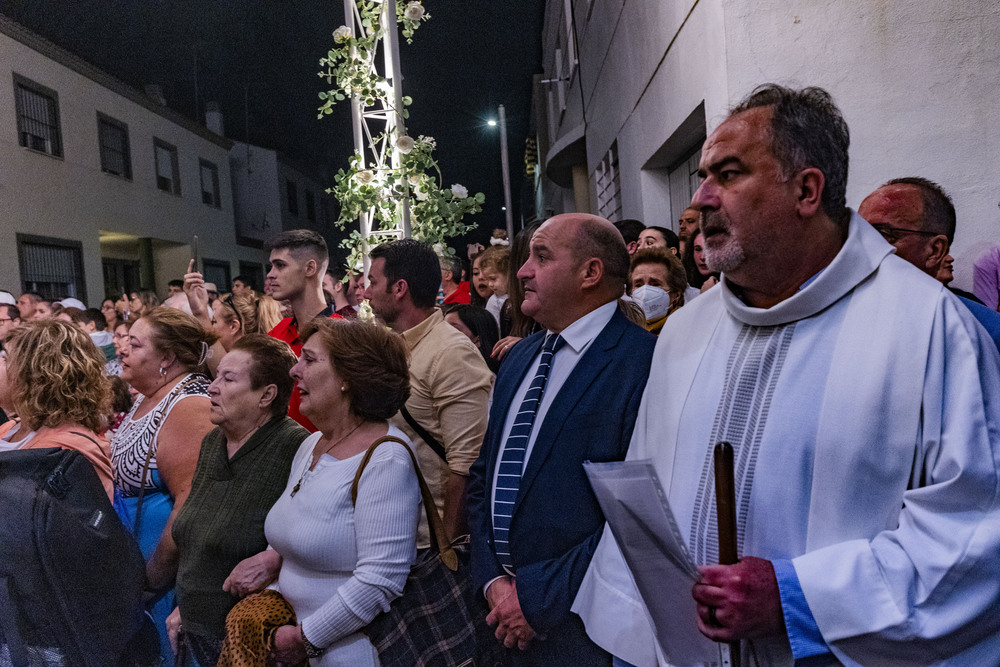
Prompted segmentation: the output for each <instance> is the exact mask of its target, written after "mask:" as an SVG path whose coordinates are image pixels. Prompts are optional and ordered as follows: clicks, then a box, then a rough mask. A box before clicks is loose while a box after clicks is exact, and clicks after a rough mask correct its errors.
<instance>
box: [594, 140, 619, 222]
mask: <svg viewBox="0 0 1000 667" xmlns="http://www.w3.org/2000/svg"><path fill="white" fill-rule="evenodd" d="M594 180H595V186H596V188H597V214H598V215H600V216H601V217H602V218H606V219H608V220H610V221H611V222H615V221H616V220H619V219H620V218H621V214H622V185H621V177H620V176H619V174H618V142H617V141H616V142H615V143H613V144H611V150H609V151H608V154H607V155H605V156H604V159H603V160H601V163H600V164H599V165H597V171H596V172H595V174H594Z"/></svg>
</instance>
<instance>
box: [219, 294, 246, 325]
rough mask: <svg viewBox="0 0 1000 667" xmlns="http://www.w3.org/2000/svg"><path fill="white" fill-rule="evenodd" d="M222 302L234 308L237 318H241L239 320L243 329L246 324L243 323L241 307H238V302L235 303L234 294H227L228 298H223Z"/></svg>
mask: <svg viewBox="0 0 1000 667" xmlns="http://www.w3.org/2000/svg"><path fill="white" fill-rule="evenodd" d="M222 303H224V304H226V305H227V306H229V307H230V308H231V309H232V311H233V312H234V313H236V319H237V320H239V322H240V329H242V328H243V327H244V326H245V325H244V324H243V316H242V315H240V311H239V309H238V308H237V307H236V304H234V303H233V295H232V294H227V295H226V298H225V299H223V300H222Z"/></svg>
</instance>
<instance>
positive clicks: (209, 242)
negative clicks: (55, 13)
mask: <svg viewBox="0 0 1000 667" xmlns="http://www.w3.org/2000/svg"><path fill="white" fill-rule="evenodd" d="M155 98H156V95H155V94H154V95H152V96H150V95H146V94H143V93H142V92H140V91H138V90H136V89H134V88H131V87H129V86H127V85H126V84H124V83H122V82H121V81H118V80H117V79H114V78H113V77H111V76H110V75H108V74H107V73H105V72H103V71H101V70H99V69H97V68H95V67H93V66H92V65H90V64H88V63H86V62H85V61H83V60H81V59H79V58H77V57H76V56H74V55H72V54H70V53H68V52H66V51H64V50H63V49H61V48H59V47H57V46H55V45H54V44H52V43H51V42H48V41H47V40H45V39H43V38H41V37H39V36H38V35H36V34H34V33H32V32H30V31H28V30H26V29H25V28H23V27H22V26H20V25H19V24H17V23H15V22H13V21H10V20H9V19H6V18H4V17H2V16H0V156H2V157H0V289H7V290H10V291H11V292H13V293H15V294H17V293H19V292H22V291H36V292H39V293H41V294H42V295H43V296H46V297H48V298H58V297H63V296H75V297H77V298H79V299H81V300H83V301H85V302H86V303H88V304H89V305H98V306H99V305H100V302H101V300H102V299H103V298H105V297H106V296H112V295H114V294H117V293H120V292H121V290H122V289H123V288H124V289H126V290H129V291H134V290H136V289H138V288H139V287H143V288H149V289H155V290H156V291H157V293H158V294H160V295H161V297H162V295H163V294H164V292H165V291H166V283H167V281H168V280H171V279H175V278H180V277H182V276H183V274H184V272H185V271H186V270H187V265H188V260H189V258H190V257H191V256H192V253H193V248H192V245H193V243H192V241H193V238H194V237H195V236H196V235H197V237H198V252H199V255H200V257H201V258H202V260H203V262H204V269H205V273H206V278H207V279H209V280H214V281H216V282H219V283H223V284H220V285H219V287H220V289H223V290H224V289H226V288H227V285H226V284H225V283H224V281H228V280H229V278H230V277H232V276H235V275H236V274H235V273H234V272H238V271H240V269H241V268H244V265H246V266H251V267H263V265H264V262H265V261H266V257H264V253H263V251H262V250H260V249H259V245H258V247H257V248H254V247H249V246H244V245H239V244H237V239H236V225H235V218H234V214H233V208H234V207H233V196H232V188H231V183H232V179H231V175H230V166H229V150H230V148H231V147H232V142H230V141H229V140H227V139H225V138H224V137H222V136H219V135H218V134H215V133H213V132H211V131H209V130H208V129H206V128H205V127H204V126H202V125H200V124H198V123H195V122H194V121H191V120H189V119H187V118H186V117H184V116H182V115H181V114H179V113H177V112H175V111H173V110H171V109H170V108H169V107H167V106H165V105H164V104H162V103H161V102H162V98H161V99H160V100H159V101H157V99H155Z"/></svg>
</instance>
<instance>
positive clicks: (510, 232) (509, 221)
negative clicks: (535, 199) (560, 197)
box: [488, 104, 514, 243]
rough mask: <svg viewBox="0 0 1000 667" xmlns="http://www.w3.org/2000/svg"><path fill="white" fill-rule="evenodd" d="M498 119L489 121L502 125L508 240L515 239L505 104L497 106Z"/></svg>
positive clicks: (490, 123) (492, 123)
mask: <svg viewBox="0 0 1000 667" xmlns="http://www.w3.org/2000/svg"><path fill="white" fill-rule="evenodd" d="M497 118H498V119H499V122H498V121H495V120H491V121H489V122H488V124H489V125H490V127H494V126H496V125H498V124H499V125H500V169H501V170H502V172H503V174H502V175H503V202H504V212H505V213H506V218H507V240H508V241H510V242H512V243H513V241H514V209H513V208H512V207H511V205H510V161H509V158H508V155H507V113H506V112H505V111H504V108H503V105H502V104H501V105H500V106H498V107H497Z"/></svg>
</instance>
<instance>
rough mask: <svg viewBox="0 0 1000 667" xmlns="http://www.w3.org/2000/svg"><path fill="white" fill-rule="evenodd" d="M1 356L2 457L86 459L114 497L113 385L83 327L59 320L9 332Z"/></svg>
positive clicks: (17, 328) (99, 355)
mask: <svg viewBox="0 0 1000 667" xmlns="http://www.w3.org/2000/svg"><path fill="white" fill-rule="evenodd" d="M3 346H4V351H3V353H0V408H3V410H4V411H5V412H7V414H17V416H18V418H17V419H16V420H12V421H9V422H7V423H6V424H3V425H2V426H0V451H4V450H10V449H35V448H37V449H41V448H43V447H62V448H64V449H75V450H77V451H79V452H80V453H81V454H83V455H84V456H86V457H87V458H88V459H89V460H90V462H91V463H92V464H94V470H96V471H97V477H98V478H99V479H100V480H101V483H102V484H104V489H105V490H106V491H107V492H108V497H109V498H110V497H111V496H112V482H111V461H110V459H109V458H108V441H107V440H106V439H105V438H104V436H102V435H98V434H99V433H102V432H103V431H104V430H105V428H106V427H107V424H106V423H105V419H106V415H107V414H108V413H109V411H110V405H111V390H110V382H109V380H108V379H107V378H106V377H105V376H104V359H103V356H102V355H101V354H100V353H99V352H98V351H97V348H96V347H94V344H93V343H92V342H91V341H90V337H89V336H88V335H87V334H85V333H84V332H83V331H82V330H81V329H80V328H79V327H76V326H74V325H72V324H67V323H66V322H60V321H59V320H53V319H49V320H42V321H40V322H30V323H27V324H22V325H21V326H19V327H16V328H14V329H11V330H10V331H9V332H8V333H7V337H6V338H5V339H4V343H3Z"/></svg>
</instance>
